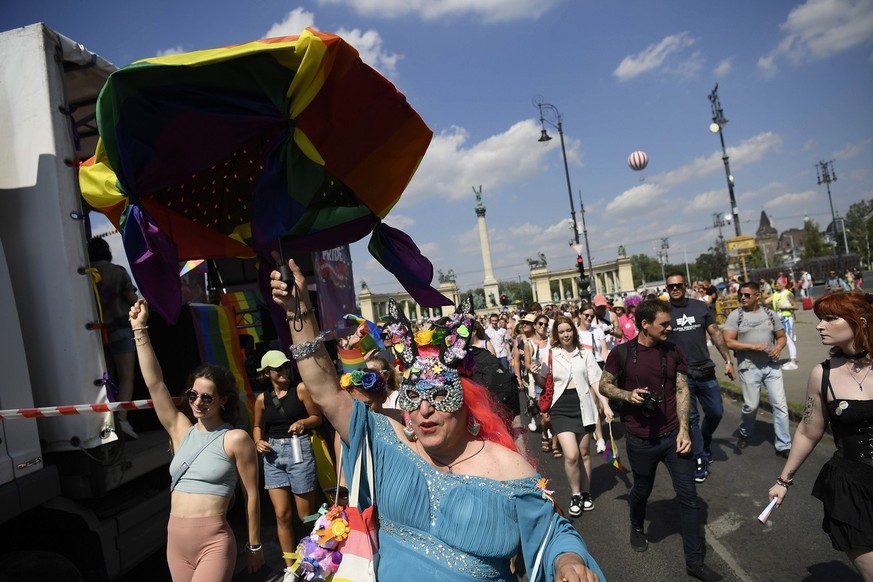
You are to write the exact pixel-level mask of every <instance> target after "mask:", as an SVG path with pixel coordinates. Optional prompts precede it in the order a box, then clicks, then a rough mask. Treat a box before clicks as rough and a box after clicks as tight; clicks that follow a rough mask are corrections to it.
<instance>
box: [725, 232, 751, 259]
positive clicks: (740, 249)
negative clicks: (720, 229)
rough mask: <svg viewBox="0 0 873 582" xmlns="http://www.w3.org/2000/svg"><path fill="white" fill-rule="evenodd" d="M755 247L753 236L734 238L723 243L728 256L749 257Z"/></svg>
mask: <svg viewBox="0 0 873 582" xmlns="http://www.w3.org/2000/svg"><path fill="white" fill-rule="evenodd" d="M757 246H758V243H757V242H756V241H755V237H753V236H735V237H733V238H729V239H727V240H726V241H725V248H726V249H727V252H728V255H730V256H741V255H750V254H752V251H754V250H755V248H756V247H757Z"/></svg>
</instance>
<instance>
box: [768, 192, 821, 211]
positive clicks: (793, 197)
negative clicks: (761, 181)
mask: <svg viewBox="0 0 873 582" xmlns="http://www.w3.org/2000/svg"><path fill="white" fill-rule="evenodd" d="M819 196H821V192H816V191H815V190H807V191H806V192H787V193H785V194H782V195H781V196H777V197H776V198H773V199H772V200H768V201H767V202H765V203H764V208H781V207H784V208H803V207H804V206H806V205H809V204H810V203H811V202H814V201H815V200H816V199H817V198H818V197H819Z"/></svg>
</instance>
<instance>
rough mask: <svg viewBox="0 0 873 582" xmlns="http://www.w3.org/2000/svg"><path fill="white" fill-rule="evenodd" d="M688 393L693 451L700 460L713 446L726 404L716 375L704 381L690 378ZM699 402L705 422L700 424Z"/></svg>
mask: <svg viewBox="0 0 873 582" xmlns="http://www.w3.org/2000/svg"><path fill="white" fill-rule="evenodd" d="M688 391H689V392H690V393H691V451H692V455H693V456H694V458H695V459H699V458H700V457H702V456H703V452H704V451H709V449H710V446H711V445H712V435H713V433H715V429H716V428H718V423H720V422H721V417H722V416H724V402H723V401H722V399H721V386H719V384H718V379H717V378H716V377H715V374H713V375H712V376H711V377H710V378H706V379H703V380H692V379H691V377H689V378H688ZM698 402H700V406H701V408H703V422H700V413H699V412H698V410H697V403H698Z"/></svg>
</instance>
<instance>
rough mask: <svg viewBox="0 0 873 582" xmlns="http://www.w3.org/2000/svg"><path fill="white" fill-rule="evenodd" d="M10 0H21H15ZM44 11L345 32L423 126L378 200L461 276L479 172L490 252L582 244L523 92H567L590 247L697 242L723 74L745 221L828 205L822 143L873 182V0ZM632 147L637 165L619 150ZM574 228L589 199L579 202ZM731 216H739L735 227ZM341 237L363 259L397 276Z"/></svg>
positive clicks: (169, 39)
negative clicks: (395, 197)
mask: <svg viewBox="0 0 873 582" xmlns="http://www.w3.org/2000/svg"><path fill="white" fill-rule="evenodd" d="M10 4H11V5H10ZM34 22H45V23H46V24H48V25H49V26H50V27H52V28H54V29H55V30H57V31H58V32H60V33H61V34H64V35H66V36H68V37H70V38H72V39H74V40H76V41H78V42H80V43H82V44H83V45H85V46H86V47H87V48H88V49H89V50H92V51H94V52H96V53H98V54H100V55H101V56H103V57H104V58H106V59H107V60H109V61H111V62H113V63H114V64H116V65H118V66H123V65H126V64H128V63H130V62H131V61H134V60H136V59H139V58H144V57H147V56H152V55H156V54H165V53H172V52H184V51H189V50H196V49H201V48H207V47H212V46H220V45H226V44H232V43H237V42H242V41H247V40H251V39H254V38H261V37H268V36H281V35H288V34H297V33H299V32H300V30H302V29H303V28H304V27H306V26H314V27H315V28H317V29H319V30H323V31H327V32H333V33H336V34H339V35H340V36H343V37H344V38H345V39H346V40H347V41H349V42H350V43H351V44H353V45H354V46H356V47H357V48H358V49H359V51H360V52H361V55H362V58H363V59H364V60H365V61H366V62H367V63H369V64H370V65H372V66H374V67H375V68H377V69H378V70H379V71H381V72H382V73H383V74H384V75H385V76H387V77H388V78H389V79H391V80H392V81H393V82H394V83H395V84H396V85H397V87H398V88H399V89H400V90H401V91H402V92H403V93H405V94H406V96H407V98H408V100H409V102H410V103H411V104H412V106H413V107H414V108H415V109H416V110H417V111H418V112H419V113H420V114H421V116H422V117H423V118H424V120H425V121H426V122H427V123H428V125H429V126H430V127H431V128H432V129H433V131H434V140H433V142H432V144H431V146H430V149H429V150H428V153H427V154H426V156H425V159H424V161H423V163H422V165H421V167H420V169H419V171H418V173H417V174H416V176H415V177H414V178H413V180H412V182H411V184H410V185H409V188H408V189H407V191H406V193H405V194H404V196H403V198H402V199H401V201H400V202H399V203H398V205H397V206H396V207H395V208H394V209H393V210H392V212H391V214H389V216H388V218H387V220H386V222H388V223H389V224H392V225H393V226H397V227H400V228H402V229H403V230H405V231H406V232H408V233H409V234H410V235H411V236H412V237H413V239H414V240H415V241H416V242H417V243H418V245H419V246H420V247H421V249H422V251H423V252H424V253H425V255H427V256H428V257H429V258H430V259H431V261H432V262H433V264H434V267H435V268H436V269H442V270H443V271H446V270H448V269H453V270H454V271H455V273H456V274H457V275H458V284H459V285H460V287H461V289H468V288H471V287H475V286H478V285H480V284H481V281H482V258H481V253H480V248H479V238H478V230H477V224H476V215H475V212H474V207H475V196H474V193H473V187H477V188H478V187H479V186H480V185H481V186H482V189H483V201H484V204H485V206H486V208H487V221H488V233H489V238H490V243H491V254H492V259H493V264H494V274H495V276H496V277H497V279H498V280H517V279H518V277H519V276H520V277H522V278H526V277H527V272H528V271H527V263H526V261H525V259H526V258H527V257H535V256H536V255H537V254H538V253H540V252H543V253H545V255H546V256H547V258H548V261H549V265H550V266H552V267H555V268H558V267H563V266H566V267H572V266H574V265H575V252H574V251H573V250H572V249H571V248H570V246H569V244H568V243H569V240H570V239H571V238H572V233H571V230H570V225H569V222H570V219H569V216H570V202H569V195H568V190H567V184H566V180H565V176H564V170H563V162H562V159H561V150H560V144H559V140H558V139H557V131H555V129H554V128H553V127H547V129H548V130H549V133H550V134H551V135H552V136H553V137H555V138H556V139H553V140H552V141H550V142H548V143H547V144H542V143H539V142H538V141H537V139H538V138H539V136H540V124H539V119H538V112H537V109H536V108H535V107H534V105H533V103H532V100H533V98H534V97H535V96H536V95H542V96H543V98H544V100H545V101H546V102H548V103H552V104H554V105H555V106H556V107H557V108H558V109H559V110H560V112H561V114H562V119H563V127H564V134H565V139H566V142H567V155H568V158H569V163H570V180H571V184H572V190H573V198H574V205H575V207H576V211H577V215H578V214H579V209H580V208H579V196H580V193H581V197H582V200H583V202H584V204H585V210H586V217H585V220H586V224H587V230H588V238H589V241H590V247H591V248H590V254H591V256H592V258H593V260H594V262H595V263H597V262H600V261H606V260H611V259H614V258H615V256H616V253H617V249H618V247H619V245H624V246H625V247H626V249H627V251H628V253H631V254H635V253H646V254H649V255H654V254H655V247H656V245H658V244H659V243H660V239H661V238H663V237H667V238H668V241H669V245H670V249H669V259H670V261H671V262H681V261H682V260H683V258H684V256H685V255H686V254H687V256H688V259H689V260H693V259H694V258H695V257H697V255H699V254H700V253H702V252H706V250H707V248H708V247H709V246H711V245H712V244H713V241H714V239H715V238H716V236H717V234H718V233H717V230H716V229H714V228H713V227H712V223H713V218H712V217H713V214H714V213H721V214H724V213H727V212H729V210H730V204H729V197H728V191H727V185H726V181H725V174H724V166H723V164H722V160H721V146H720V143H719V139H718V136H717V135H716V134H712V133H710V132H709V131H708V126H709V124H710V123H711V110H710V103H709V100H708V99H707V96H708V95H709V93H710V91H711V90H712V88H713V85H714V84H715V83H716V82H718V83H719V95H720V97H721V103H722V106H723V109H724V113H725V117H727V119H729V120H730V123H728V124H727V125H726V126H725V128H724V137H725V142H726V145H727V151H728V155H729V156H730V164H731V171H732V174H733V175H734V179H735V184H736V187H735V190H736V196H737V205H738V207H739V211H740V217H741V228H742V231H743V234H744V235H746V234H754V231H755V230H756V229H757V227H758V221H759V217H760V214H761V211H762V210H765V211H766V212H767V213H768V214H769V215H770V216H771V218H772V220H773V222H774V224H775V226H776V228H777V229H778V230H780V231H782V230H784V229H787V228H793V227H800V226H802V221H803V217H804V216H805V215H808V216H809V217H811V218H812V219H814V220H815V221H817V222H818V223H819V224H820V226H821V227H822V228H824V227H825V226H826V225H827V224H828V223H829V222H830V209H829V206H828V199H827V194H826V191H825V188H824V187H823V186H818V185H817V184H816V167H815V165H816V163H817V162H819V161H827V160H834V168H835V170H836V173H837V176H838V181H837V182H835V183H833V184H832V185H831V191H832V194H833V203H834V206H835V209H836V210H837V212H839V213H840V214H845V212H846V210H848V207H849V206H850V205H851V204H852V203H854V202H857V201H859V200H865V199H870V198H873V107H871V105H870V103H871V101H873V2H870V1H869V0H807V1H805V2H760V1H758V0H735V1H733V2H730V3H725V2H723V3H710V2H690V1H685V2H652V1H650V0H640V1H614V2H602V1H601V2H592V1H588V0H318V1H308V2H287V1H278V0H257V1H254V2H246V3H243V2H238V1H237V2H230V1H228V0H210V1H209V2H205V1H200V0H191V1H182V2H179V1H173V2H169V1H166V0H152V1H149V2H141V3H133V2H122V3H119V2H106V1H104V0H91V1H89V2H85V3H73V2H59V1H46V0H28V1H21V0H13V1H12V2H11V3H7V5H6V6H5V7H4V9H3V10H2V11H0V25H2V26H0V28H2V29H3V30H6V29H9V28H14V27H16V26H22V25H26V24H32V23H34ZM635 150H643V151H645V152H646V153H647V154H648V156H649V166H648V168H647V169H646V170H644V171H642V172H633V171H631V170H630V169H629V168H628V166H627V163H626V160H627V156H628V155H629V154H630V153H631V152H633V151H635ZM579 223H580V230H581V216H580V218H579ZM724 232H725V235H726V236H730V235H732V234H733V232H734V231H733V227H732V226H729V227H727V228H726V229H725V230H724ZM366 244H367V239H364V240H363V241H361V242H358V243H355V244H354V245H352V256H353V261H354V270H355V277H356V279H357V281H358V282H360V281H361V280H362V279H363V280H366V281H367V284H368V285H369V287H370V289H371V290H373V291H376V292H388V291H396V290H400V286H399V284H397V283H396V282H395V281H394V280H393V278H392V277H391V276H390V275H389V274H388V273H387V272H385V271H384V270H382V268H381V267H380V266H379V265H378V264H377V263H376V262H375V261H374V260H373V259H372V258H371V257H370V256H369V254H368V253H367V250H366Z"/></svg>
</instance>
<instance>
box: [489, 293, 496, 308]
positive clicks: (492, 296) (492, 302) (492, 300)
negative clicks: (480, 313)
mask: <svg viewBox="0 0 873 582" xmlns="http://www.w3.org/2000/svg"><path fill="white" fill-rule="evenodd" d="M488 300H489V301H491V307H497V299H496V298H495V297H494V293H489V294H488Z"/></svg>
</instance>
